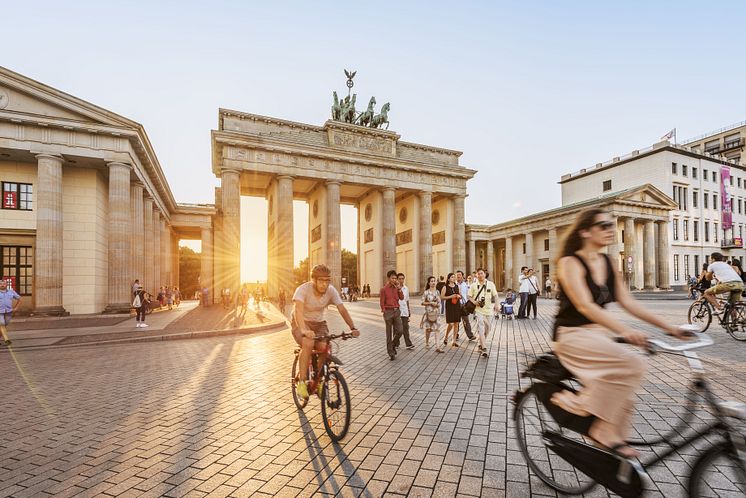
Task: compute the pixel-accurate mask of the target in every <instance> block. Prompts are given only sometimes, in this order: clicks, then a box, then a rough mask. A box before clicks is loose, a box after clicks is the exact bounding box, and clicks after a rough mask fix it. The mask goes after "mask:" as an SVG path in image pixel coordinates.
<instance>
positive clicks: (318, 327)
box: [290, 317, 329, 346]
mask: <svg viewBox="0 0 746 498" xmlns="http://www.w3.org/2000/svg"><path fill="white" fill-rule="evenodd" d="M306 327H307V328H309V329H310V330H313V332H314V333H315V334H316V337H319V336H326V335H329V327H328V326H327V325H326V322H309V321H308V320H306ZM290 331H291V332H292V334H293V339H295V342H297V343H298V345H299V346H300V345H301V341H302V340H303V332H301V330H300V327H298V324H297V323H296V322H295V317H290Z"/></svg>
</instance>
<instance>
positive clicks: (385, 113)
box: [370, 102, 391, 130]
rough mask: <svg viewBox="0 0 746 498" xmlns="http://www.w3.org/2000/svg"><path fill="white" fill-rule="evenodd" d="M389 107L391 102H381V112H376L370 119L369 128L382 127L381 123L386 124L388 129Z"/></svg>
mask: <svg viewBox="0 0 746 498" xmlns="http://www.w3.org/2000/svg"><path fill="white" fill-rule="evenodd" d="M390 109H391V104H390V103H389V102H386V103H385V104H383V107H381V114H376V115H375V116H373V119H371V121H370V127H371V128H382V127H383V125H384V124H385V125H386V129H387V130H388V129H389V110H390Z"/></svg>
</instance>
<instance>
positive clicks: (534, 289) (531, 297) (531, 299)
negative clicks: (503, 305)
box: [526, 268, 539, 320]
mask: <svg viewBox="0 0 746 498" xmlns="http://www.w3.org/2000/svg"><path fill="white" fill-rule="evenodd" d="M526 277H527V278H526V280H528V306H526V318H528V315H530V314H531V308H533V310H534V316H533V317H532V318H533V319H534V320H536V298H537V297H539V281H538V279H537V278H536V275H534V269H533V268H529V269H528V272H526Z"/></svg>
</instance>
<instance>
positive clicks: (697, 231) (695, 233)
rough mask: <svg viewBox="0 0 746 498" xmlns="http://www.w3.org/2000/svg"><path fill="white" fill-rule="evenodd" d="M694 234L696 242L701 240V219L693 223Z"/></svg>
mask: <svg viewBox="0 0 746 498" xmlns="http://www.w3.org/2000/svg"><path fill="white" fill-rule="evenodd" d="M692 235H693V236H694V242H699V221H697V220H694V222H693V223H692Z"/></svg>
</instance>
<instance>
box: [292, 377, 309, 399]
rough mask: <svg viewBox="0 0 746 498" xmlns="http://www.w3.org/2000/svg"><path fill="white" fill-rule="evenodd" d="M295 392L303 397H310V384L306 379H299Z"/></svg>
mask: <svg viewBox="0 0 746 498" xmlns="http://www.w3.org/2000/svg"><path fill="white" fill-rule="evenodd" d="M295 393H296V394H297V395H298V397H299V398H301V399H308V386H307V385H306V382H305V381H303V380H302V381H299V382H298V384H297V385H296V386H295Z"/></svg>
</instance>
